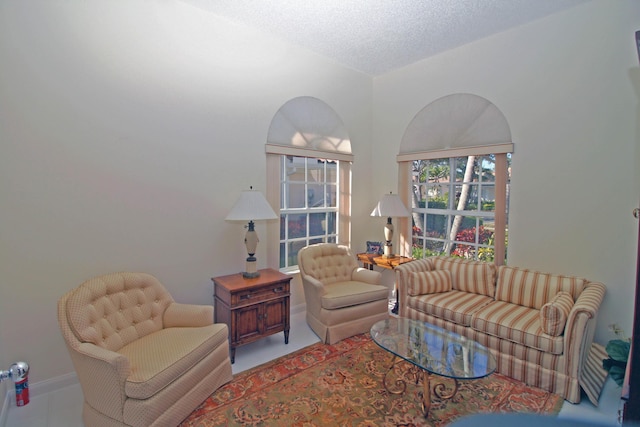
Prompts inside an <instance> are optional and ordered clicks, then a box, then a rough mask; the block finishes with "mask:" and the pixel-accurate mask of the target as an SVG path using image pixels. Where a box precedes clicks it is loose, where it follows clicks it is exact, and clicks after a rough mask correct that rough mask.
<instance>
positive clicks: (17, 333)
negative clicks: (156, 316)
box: [0, 0, 640, 384]
mask: <svg viewBox="0 0 640 427" xmlns="http://www.w3.org/2000/svg"><path fill="white" fill-rule="evenodd" d="M639 17H640V3H638V2H635V1H633V0H620V1H617V2H609V1H607V0H595V1H594V2H593V3H589V4H587V5H584V6H581V7H578V8H576V9H571V10H569V11H567V12H565V13H562V14H559V15H556V16H552V17H549V18H547V19H544V20H542V21H539V22H537V23H534V24H531V25H528V26H525V27H522V28H519V29H516V30H513V31H509V32H506V33H503V34H500V35H498V36H495V37H491V38H488V39H485V40H482V41H479V42H477V43H474V44H471V45H468V46H465V47H462V48H460V49H456V50H453V51H450V52H447V53H444V54H442V55H439V56H437V57H435V58H433V59H430V60H427V61H423V62H421V63H418V64H415V65H413V66H410V67H407V68H405V69H403V70H399V71H397V72H393V73H390V74H388V75H385V76H382V77H380V78H376V79H374V80H373V81H372V79H371V78H369V77H367V76H364V75H362V74H360V73H357V72H354V71H351V70H348V69H345V68H343V67H341V66H338V65H337V64H335V63H333V62H331V61H329V60H326V59H325V58H322V57H319V56H317V55H313V54H311V53H309V52H307V51H305V50H302V49H299V48H297V47H294V46H292V45H287V44H284V43H281V42H279V41H277V40H274V39H272V38H269V37H267V36H265V35H264V34H259V33H255V32H253V31H251V30H248V29H246V28H243V27H240V26H236V25H234V24H231V23H229V22H226V21H224V20H221V19H218V18H216V17H214V16H212V15H210V14H208V13H206V12H204V11H202V10H199V9H197V8H194V7H192V6H189V5H187V4H186V3H182V2H180V1H179V0H163V1H143V0H129V1H127V2H106V1H96V0H88V1H87V0H75V1H73V0H72V1H66V2H50V1H46V0H34V1H29V2H23V1H21V0H4V1H2V2H0V146H1V148H2V151H0V200H1V205H0V206H1V208H0V272H1V274H0V304H1V305H0V342H2V346H0V363H1V364H2V366H0V368H3V367H5V366H8V364H10V363H11V362H12V361H14V360H26V361H28V362H29V363H30V364H31V367H32V372H31V374H32V375H31V381H32V384H33V383H37V382H39V381H44V380H46V379H51V378H55V377H58V376H61V375H63V374H66V373H69V372H72V366H71V363H70V360H69V357H68V355H67V352H66V349H65V348H64V345H63V342H62V338H61V337H60V334H59V332H58V327H57V322H56V302H57V300H58V298H59V297H60V296H61V295H62V294H63V293H65V292H66V291H68V290H70V289H71V288H73V287H75V286H77V285H79V284H80V283H81V282H82V281H84V280H85V279H87V278H89V277H92V276H95V275H98V274H103V273H107V272H112V271H119V270H138V271H146V272H150V273H153V274H155V275H156V276H157V277H159V278H160V280H161V281H162V282H164V283H165V284H166V285H167V287H168V288H169V290H170V291H171V293H172V294H173V295H174V296H175V298H176V299H177V300H179V301H181V302H194V303H206V304H210V303H212V296H211V293H212V287H211V283H210V280H209V278H210V277H212V276H214V275H220V274H229V273H234V272H237V271H241V270H242V269H243V267H244V262H243V260H244V257H245V256H246V255H245V253H244V245H243V244H242V238H243V235H244V230H243V228H242V226H241V225H238V224H234V223H226V222H225V221H224V217H225V216H226V214H227V212H228V210H229V209H230V207H231V206H232V204H233V203H234V201H235V199H236V197H237V195H238V193H239V192H240V191H241V190H243V189H246V188H248V186H249V185H253V186H254V187H255V188H257V189H259V190H262V191H264V189H265V186H264V176H265V161H264V159H265V157H264V142H265V138H266V134H267V130H268V126H269V123H270V121H271V119H272V117H273V115H274V114H275V112H276V111H277V110H278V108H279V107H280V106H281V105H282V104H284V103H285V102H286V101H288V100H289V99H291V98H294V97H297V96H303V95H306V96H314V97H317V98H319V99H322V100H323V101H324V102H326V103H327V104H329V105H330V106H331V107H333V108H334V109H335V110H336V112H337V113H338V114H339V115H340V116H341V118H342V119H343V121H344V123H345V126H346V127H347V129H348V131H349V133H350V136H351V140H352V147H353V150H354V154H355V163H354V165H353V210H352V213H353V215H354V218H355V219H356V220H354V223H353V226H352V230H353V233H352V242H353V246H354V248H359V247H362V248H363V247H364V241H365V240H382V238H381V234H382V233H381V231H382V227H383V221H382V222H381V221H379V220H380V219H379V218H370V217H369V213H370V212H371V209H372V208H373V206H374V204H375V202H376V201H377V199H378V198H379V197H380V196H381V195H382V194H384V193H385V192H387V191H396V189H397V166H396V163H395V155H396V154H397V152H398V144H399V141H400V139H401V137H402V134H403V132H404V129H405V128H406V126H407V124H408V123H409V122H410V120H411V119H412V118H413V116H414V115H415V113H417V112H418V111H419V110H420V109H421V108H422V107H424V106H425V105H427V104H428V103H429V102H431V101H433V100H435V99H437V98H438V97H440V96H443V95H447V94H450V93H456V92H470V93H475V94H477V95H480V96H484V97H485V98H487V99H489V100H490V101H492V102H493V103H494V104H496V105H497V106H498V107H499V108H500V109H501V110H502V111H503V112H504V114H505V116H506V117H507V119H508V120H509V123H510V124H511V129H512V133H513V136H514V142H515V144H516V153H515V155H514V176H513V191H512V200H511V227H510V247H509V263H511V264H513V265H522V266H526V267H531V268H538V269H543V270H550V271H555V272H558V273H569V274H578V275H583V276H586V277H589V278H591V279H595V280H602V281H603V282H604V283H606V284H607V286H608V287H609V293H608V295H607V297H606V298H607V299H606V301H605V305H604V309H603V313H602V316H601V318H600V325H601V326H600V329H599V339H600V341H604V340H606V339H607V338H608V336H607V332H606V330H605V329H604V328H606V325H607V324H608V323H612V322H614V321H615V322H619V323H620V324H621V325H622V326H624V327H625V329H627V330H628V331H630V319H631V310H632V296H633V293H632V289H633V281H634V276H635V248H636V246H635V245H636V240H635V234H637V222H635V220H633V219H632V218H631V209H632V208H633V207H634V206H636V205H637V203H638V194H639V193H640V188H639V186H640V184H639V182H640V180H639V179H638V177H639V176H640V174H639V173H638V169H639V168H638V165H639V161H638V159H639V158H640V154H639V153H638V131H637V129H636V122H637V114H638V113H637V111H638V110H637V108H638V93H640V80H639V79H638V78H637V76H638V74H637V67H638V62H637V56H636V53H635V47H634V45H633V40H632V37H633V32H634V31H635V30H636V29H637V28H636V25H637V22H639V21H638V18H639ZM633 73H636V74H635V76H636V78H635V86H633V85H632V83H631V80H630V75H632V74H633ZM372 140H373V146H372V145H371V144H370V141H372ZM258 233H260V225H258ZM265 237H266V236H263V240H264V239H265ZM267 244H269V242H264V241H263V242H261V244H260V247H259V250H258V254H257V256H258V260H259V264H260V267H263V266H265V264H264V262H265V260H266V256H265V247H266V245H267ZM387 276H388V275H387ZM387 276H385V277H387ZM303 301H304V299H303V296H302V292H301V289H300V287H299V284H296V286H294V289H293V296H292V304H293V305H296V304H300V303H302V302H303ZM291 339H292V340H295V336H292V337H291Z"/></svg>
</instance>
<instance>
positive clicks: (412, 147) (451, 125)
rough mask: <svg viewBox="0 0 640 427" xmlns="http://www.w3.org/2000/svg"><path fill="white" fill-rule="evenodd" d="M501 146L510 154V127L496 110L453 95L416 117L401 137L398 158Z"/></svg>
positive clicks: (469, 97)
mask: <svg viewBox="0 0 640 427" xmlns="http://www.w3.org/2000/svg"><path fill="white" fill-rule="evenodd" d="M503 144H506V145H508V146H509V147H510V149H511V150H513V146H512V145H511V130H510V129H509V124H508V123H507V119H506V118H505V117H504V115H503V114H502V112H501V111H500V110H499V109H498V107H496V106H495V105H493V104H492V103H491V102H489V101H488V100H486V99H484V98H482V97H480V96H477V95H472V94H468V93H456V94H452V95H447V96H444V97H442V98H439V99H437V100H435V101H433V102H432V103H431V104H429V105H427V106H426V107H424V108H423V109H422V110H421V111H420V112H419V113H418V114H416V116H415V117H414V118H413V120H412V121H411V123H409V126H407V129H406V130H405V133H404V136H403V137H402V141H401V143H400V153H399V154H400V156H402V155H410V154H415V153H420V152H425V151H427V152H428V151H439V150H449V149H454V148H470V147H481V146H486V145H503Z"/></svg>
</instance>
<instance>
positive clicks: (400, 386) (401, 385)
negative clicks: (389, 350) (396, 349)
mask: <svg viewBox="0 0 640 427" xmlns="http://www.w3.org/2000/svg"><path fill="white" fill-rule="evenodd" d="M397 359H398V357H397V356H395V355H394V356H393V357H392V358H391V366H389V370H388V371H387V372H386V373H385V374H384V377H383V378H382V385H383V386H384V389H385V390H387V391H388V392H389V393H391V394H402V393H404V392H405V390H406V389H407V383H406V382H405V381H403V380H402V379H399V378H398V379H396V380H395V381H394V383H393V385H394V387H395V389H394V388H392V387H390V386H389V384H387V382H388V380H387V376H388V375H389V374H390V373H391V372H393V367H394V366H395V365H396V361H397Z"/></svg>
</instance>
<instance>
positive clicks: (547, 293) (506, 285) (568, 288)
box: [496, 265, 586, 310]
mask: <svg viewBox="0 0 640 427" xmlns="http://www.w3.org/2000/svg"><path fill="white" fill-rule="evenodd" d="M585 284H586V280H585V279H581V278H579V277H573V276H560V275H555V274H549V273H540V272H538V271H532V270H527V269H524V268H517V267H508V266H506V265H503V266H500V268H499V269H498V285H497V289H496V300H498V301H505V302H510V303H513V304H518V305H522V306H525V307H530V308H535V309H537V310H540V309H541V308H542V306H543V305H545V304H546V303H548V302H549V301H551V299H552V298H553V297H555V296H556V294H557V293H558V292H560V291H565V292H568V293H569V294H570V295H571V298H573V300H574V301H575V300H576V299H577V298H578V296H579V295H580V294H581V293H582V290H583V289H584V286H585Z"/></svg>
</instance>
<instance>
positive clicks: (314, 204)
mask: <svg viewBox="0 0 640 427" xmlns="http://www.w3.org/2000/svg"><path fill="white" fill-rule="evenodd" d="M307 206H309V207H310V208H318V207H320V208H321V207H324V186H323V185H322V184H309V185H308V186H307Z"/></svg>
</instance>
